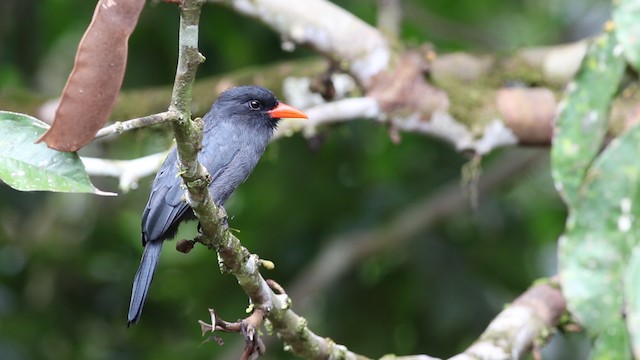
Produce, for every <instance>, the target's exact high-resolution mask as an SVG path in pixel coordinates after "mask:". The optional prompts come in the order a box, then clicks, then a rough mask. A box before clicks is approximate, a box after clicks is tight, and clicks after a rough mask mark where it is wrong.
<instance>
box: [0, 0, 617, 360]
mask: <svg viewBox="0 0 640 360" xmlns="http://www.w3.org/2000/svg"><path fill="white" fill-rule="evenodd" d="M337 3H338V4H339V5H340V6H343V7H345V8H346V9H348V10H349V11H352V12H353V13H354V14H356V15H357V16H360V17H361V18H363V19H365V20H366V21H368V22H369V23H375V14H376V2H375V1H371V0H369V1H349V0H343V1H338V2H337ZM403 3H404V7H405V14H406V17H405V21H404V23H403V26H402V31H401V33H402V39H403V40H404V41H406V42H407V43H408V44H418V43H421V42H425V41H429V42H433V43H434V44H435V45H436V46H437V47H438V48H439V49H441V50H442V51H449V50H469V49H470V50H476V51H477V50H491V51H494V50H498V51H505V50H510V49H514V48H517V47H519V46H524V45H527V46H532V45H544V44H553V43H558V42H561V41H567V40H573V39H577V38H581V37H584V36H588V35H592V34H594V33H597V32H598V31H599V30H600V28H601V24H602V22H603V21H604V20H606V19H607V18H608V17H609V3H608V2H607V1H604V0H600V1H596V0H589V1H576V0H562V1H558V0H544V1H529V0H517V1H511V0H510V1H506V0H502V1H500V0H490V1H482V2H478V1H473V0H459V1H455V2H452V1H450V0H423V1H418V0H409V1H405V2H403ZM94 4H95V3H94V2H92V1H70V0H44V1H35V0H3V1H2V2H0V92H12V91H31V92H34V93H37V94H44V95H47V96H56V94H57V93H59V92H60V90H61V89H62V86H63V85H64V82H65V80H66V77H67V75H68V72H69V70H70V69H71V67H72V63H73V57H74V52H75V47H76V46H77V42H78V41H79V39H80V37H81V36H82V33H83V31H84V28H85V27H86V26H87V24H88V23H89V21H90V18H91V14H92V11H93V6H94ZM177 27H178V13H177V11H176V8H175V6H174V5H171V4H165V3H162V2H150V3H149V4H148V6H147V8H146V9H145V10H144V11H143V14H142V18H141V20H140V23H139V26H138V28H137V30H136V31H135V32H134V34H133V36H132V38H131V45H130V59H129V66H128V69H127V74H126V79H125V87H126V88H134V87H144V86H151V85H168V84H171V83H172V82H173V76H174V71H175V63H176V56H177V55H176V46H177ZM200 47H201V52H202V53H203V54H204V55H205V56H206V57H207V61H206V63H205V64H203V65H202V66H201V67H200V70H199V73H198V75H199V76H206V75H211V74H217V73H224V72H228V71H231V70H237V69H240V68H243V67H246V66H249V65H261V64H266V63H270V62H274V61H280V60H285V59H295V58H300V57H308V56H313V54H312V52H310V51H309V50H305V49H296V50H295V51H294V52H293V53H286V52H283V51H282V50H281V48H280V39H279V38H278V37H277V36H276V35H275V34H274V33H272V32H271V31H269V30H268V29H266V28H265V27H264V26H263V25H261V24H259V23H256V22H255V21H253V20H249V19H246V18H242V17H240V16H237V15H236V14H234V13H233V12H232V11H230V10H229V9H226V8H223V7H220V6H214V5H208V6H206V7H205V8H204V11H203V19H202V28H201V37H200ZM212 100H213V99H212ZM160 128H162V127H160ZM160 134H162V135H160ZM322 140H323V141H321V143H322V145H321V146H319V147H316V146H313V147H311V146H309V144H308V143H307V142H306V141H305V140H303V139H301V138H299V137H295V138H292V139H285V140H281V141H278V142H277V143H274V144H273V145H271V146H270V148H269V149H268V151H267V153H266V154H265V156H264V157H263V160H262V162H261V163H260V164H259V165H258V167H257V168H256V170H255V171H254V173H253V174H252V176H251V177H250V178H249V180H248V181H247V182H246V183H245V184H243V185H242V186H241V187H240V188H239V190H238V191H237V192H236V194H235V195H234V197H233V198H232V199H231V200H230V201H229V202H228V206H227V210H228V212H229V214H230V215H231V216H232V218H231V220H230V222H231V226H232V227H234V228H237V229H239V230H240V233H239V237H240V239H241V240H242V241H243V243H244V244H245V246H247V247H248V248H249V249H250V250H251V251H252V252H255V253H257V254H259V255H260V256H261V257H263V258H265V259H270V260H272V261H274V262H275V263H276V268H275V270H273V271H265V272H264V275H265V277H269V278H273V279H275V280H277V281H278V282H279V283H280V284H282V285H283V286H284V287H285V288H286V287H287V285H288V284H289V283H290V282H291V281H292V280H293V279H295V278H296V275H297V274H298V273H299V271H300V270H301V269H302V268H303V267H304V266H305V265H306V264H308V263H309V262H310V261H311V259H313V258H314V256H315V255H316V254H317V253H318V251H320V249H321V248H322V247H323V245H325V244H326V243H327V241H328V239H329V238H330V237H332V236H335V235H336V234H348V233H352V232H354V231H358V230H361V229H368V228H376V227H378V226H382V225H384V224H385V223H386V222H388V221H389V220H390V219H391V218H392V217H394V216H398V215H399V214H401V213H402V211H403V209H405V208H406V207H408V206H411V205H413V204H415V202H416V201H419V200H418V199H422V198H424V197H426V196H429V195H430V194H433V193H434V192H436V191H438V189H439V187H440V186H442V185H444V184H449V183H458V182H460V172H461V168H462V166H463V164H464V163H465V162H467V161H468V159H467V158H465V156H464V155H462V154H460V153H457V152H455V151H454V150H453V149H451V148H450V147H449V146H448V145H446V144H443V143H441V142H439V141H437V140H433V139H430V138H425V137H422V136H417V135H413V134H404V135H403V136H402V141H401V142H400V143H399V144H397V145H396V144H393V143H392V142H391V141H390V140H389V136H388V135H387V132H386V130H385V129H384V128H381V127H379V126H376V125H373V124H370V123H364V122H362V123H360V122H354V123H350V124H347V125H343V126H340V127H336V128H332V129H330V130H328V131H327V132H326V134H323V135H322ZM168 146H169V138H168V133H165V132H160V131H158V129H145V130H141V131H137V132H133V133H129V134H126V135H123V136H121V137H119V138H117V139H115V140H108V141H102V142H99V143H97V144H95V145H92V147H91V148H89V149H87V150H84V152H85V153H86V154H91V155H92V156H102V157H107V158H135V157H139V156H142V155H146V154H149V153H151V152H154V151H160V150H162V149H165V148H166V147H168ZM513 151H519V150H514V149H508V150H503V151H500V152H497V153H496V154H493V155H492V156H489V157H488V158H486V159H484V160H483V166H485V167H486V166H487V164H490V163H492V162H500V161H501V159H502V155H503V153H504V152H513ZM531 151H533V150H531ZM536 151H541V152H545V151H544V150H536ZM543 156H544V157H546V153H545V154H543ZM150 181H151V179H148V180H147V179H145V180H143V181H142V182H141V184H140V189H139V190H137V191H133V192H131V193H128V194H121V195H120V196H119V197H117V198H102V197H97V196H91V195H69V194H49V193H22V192H17V191H14V190H12V189H10V188H8V187H6V186H1V187H0V199H2V201H0V359H7V360H14V359H15V360H24V359H52V360H54V359H160V360H161V359H174V358H182V359H210V358H222V357H223V355H224V354H226V356H227V357H228V358H237V357H238V354H239V352H238V348H237V345H238V344H239V343H240V342H241V341H242V340H241V339H240V336H238V335H237V334H222V335H220V336H221V337H222V338H223V339H224V340H225V342H226V344H225V345H224V346H218V345H216V344H215V343H214V342H207V343H202V341H203V338H201V336H200V329H199V326H198V324H197V320H199V319H202V320H208V319H207V317H208V313H207V308H210V307H213V308H215V309H216V310H217V312H218V314H219V315H220V316H221V317H222V318H224V319H227V320H235V319H237V318H241V317H243V316H244V315H245V314H244V310H245V308H246V307H247V299H246V296H244V295H243V293H242V291H241V289H240V288H239V287H238V286H237V284H236V281H235V279H233V278H232V277H231V276H228V275H221V274H219V272H218V270H217V262H216V258H215V256H214V255H213V254H212V253H211V252H209V251H207V250H206V249H204V248H202V247H196V248H195V249H194V250H193V251H192V252H191V253H189V254H188V255H184V254H181V253H178V252H176V251H173V249H172V244H169V245H168V246H166V249H165V251H164V254H163V256H162V260H161V261H160V266H159V270H158V272H157V274H156V277H155V281H154V283H153V285H152V288H151V291H150V295H149V298H148V300H147V304H146V306H145V312H144V315H143V317H142V321H141V323H140V324H138V325H137V326H135V327H134V328H131V329H127V328H126V310H127V307H128V301H129V294H130V286H131V281H132V279H133V275H134V273H135V271H136V268H137V266H138V262H139V258H140V254H141V252H142V248H141V244H140V238H139V234H140V233H139V232H140V229H139V222H140V213H141V210H142V208H143V206H144V204H145V202H146V199H147V196H148V191H149V182H150ZM95 183H96V185H97V186H98V187H99V188H101V189H105V190H115V189H116V185H117V184H116V182H115V181H114V180H111V179H95ZM460 191H464V189H463V186H462V185H461V190H460ZM565 217H566V213H565V210H564V206H563V205H562V203H561V202H560V200H559V198H558V196H557V194H556V193H555V191H554V190H553V186H552V182H551V179H550V170H549V164H548V162H547V161H541V162H539V163H538V165H537V166H535V167H533V168H531V169H530V170H529V171H527V172H523V173H522V174H520V175H519V176H517V177H514V178H513V179H512V181H511V182H510V185H508V186H502V187H500V188H498V189H495V190H494V191H491V192H489V193H483V194H481V196H480V202H479V204H478V207H477V208H476V209H475V210H474V209H471V207H468V208H466V209H464V210H462V211H460V212H459V213H457V214H456V215H455V216H452V217H450V218H448V219H446V220H444V221H441V222H439V223H438V224H437V225H436V226H434V227H431V228H429V229H428V230H425V231H423V232H422V233H420V234H416V235H415V236H414V237H413V240H412V241H411V242H410V243H409V246H403V247H398V248H395V249H394V250H393V251H389V252H385V253H383V254H376V255H374V256H371V257H370V258H367V259H366V260H365V261H364V262H362V263H358V264H354V266H353V267H352V269H351V271H350V272H349V273H347V274H346V275H345V276H343V277H341V278H339V279H337V281H336V282H334V283H333V284H331V286H330V287H329V288H328V289H326V290H325V291H323V292H322V294H321V296H319V298H317V299H315V304H316V305H315V306H314V307H313V308H312V309H311V310H309V311H308V312H305V313H302V314H301V315H303V316H305V317H307V318H308V319H309V320H310V324H311V328H312V329H313V330H314V331H316V332H318V333H319V334H321V335H324V336H329V337H331V338H333V339H334V340H335V341H337V342H339V343H342V344H345V345H347V346H348V347H349V348H350V349H352V350H354V351H356V352H361V353H363V354H365V355H368V356H381V355H383V354H385V353H397V354H412V353H426V354H429V355H433V356H442V357H446V356H450V355H453V354H455V353H456V352H459V351H461V350H463V349H464V348H465V347H466V346H468V345H469V344H470V342H471V341H473V340H474V339H475V338H477V336H478V335H479V334H480V333H481V332H482V330H483V329H484V327H486V325H487V324H488V322H489V321H490V320H491V319H492V318H493V317H494V316H495V314H497V313H498V312H499V311H500V310H501V309H502V307H503V306H504V304H506V303H508V302H509V301H511V300H513V299H514V298H515V297H516V296H517V295H518V294H520V293H521V292H522V291H524V290H525V289H526V288H527V287H528V286H529V285H530V284H531V283H532V282H533V281H534V280H535V279H537V278H539V277H542V276H547V275H551V274H554V273H555V272H556V264H555V257H556V254H555V250H556V240H557V237H558V235H559V234H560V233H561V232H562V230H563V227H564V221H565ZM194 232H195V224H193V223H192V224H187V225H186V226H183V229H182V230H181V232H180V236H181V237H186V238H188V237H190V236H193V234H194ZM293 301H294V305H293V307H294V309H296V303H295V301H296V299H293ZM274 344H275V345H271V346H270V347H269V348H268V349H267V355H266V356H265V358H266V359H276V358H277V359H280V358H287V357H289V356H288V355H285V354H284V353H283V352H282V351H281V350H280V348H281V346H280V343H278V342H277V340H276V342H274ZM554 344H558V345H557V346H551V347H550V348H548V349H546V350H545V351H547V354H548V356H550V358H557V359H561V358H567V356H569V357H571V358H581V357H583V356H579V355H580V354H583V353H584V351H585V349H584V339H582V338H579V337H577V338H576V337H564V336H556V337H555V338H554ZM581 351H582V353H581ZM229 352H232V354H231V355H229ZM567 354H571V355H567ZM577 355H578V356H577ZM229 356H230V357H229Z"/></svg>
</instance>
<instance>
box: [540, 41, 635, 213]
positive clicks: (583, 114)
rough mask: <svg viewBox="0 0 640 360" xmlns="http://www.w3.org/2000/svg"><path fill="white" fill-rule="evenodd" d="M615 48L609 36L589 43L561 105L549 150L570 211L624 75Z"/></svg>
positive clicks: (602, 133) (598, 149)
mask: <svg viewBox="0 0 640 360" xmlns="http://www.w3.org/2000/svg"><path fill="white" fill-rule="evenodd" d="M616 46H617V42H616V38H615V36H614V34H613V33H611V32H604V33H603V34H602V35H600V36H599V37H597V38H595V39H594V40H593V41H592V43H591V45H590V47H589V50H588V52H587V54H586V56H585V58H584V60H583V61H582V65H581V67H580V71H579V72H578V74H577V75H576V78H575V80H574V81H573V82H572V83H571V84H570V85H569V86H568V89H567V91H566V93H565V96H564V99H563V101H562V102H561V104H560V109H561V110H560V113H559V114H558V118H557V120H556V128H555V135H554V138H553V148H552V150H551V164H552V175H553V178H554V181H555V184H556V188H557V190H558V191H559V192H560V194H561V195H562V196H563V198H564V200H565V201H566V202H567V204H569V206H570V207H571V204H572V203H574V202H575V200H576V198H577V196H578V195H577V193H578V191H579V189H580V186H581V185H582V183H583V181H584V176H585V173H586V171H587V168H588V167H589V165H590V164H591V162H592V161H593V159H594V158H595V156H596V155H597V154H598V151H600V148H601V147H602V143H603V141H604V136H605V133H606V131H607V124H608V114H609V105H610V103H611V99H612V97H613V95H614V94H615V92H616V89H617V88H618V84H619V83H620V80H621V78H622V74H623V72H624V67H625V61H624V57H623V56H622V55H621V52H620V51H616Z"/></svg>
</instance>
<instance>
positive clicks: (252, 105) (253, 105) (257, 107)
mask: <svg viewBox="0 0 640 360" xmlns="http://www.w3.org/2000/svg"><path fill="white" fill-rule="evenodd" d="M261 105H262V104H260V101H258V100H251V101H249V107H250V108H251V110H260V107H261Z"/></svg>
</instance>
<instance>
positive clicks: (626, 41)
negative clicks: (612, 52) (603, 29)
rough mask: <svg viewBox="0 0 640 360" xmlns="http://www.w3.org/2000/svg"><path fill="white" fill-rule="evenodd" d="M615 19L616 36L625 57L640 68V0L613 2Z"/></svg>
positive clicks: (637, 68)
mask: <svg viewBox="0 0 640 360" xmlns="http://www.w3.org/2000/svg"><path fill="white" fill-rule="evenodd" d="M613 3H614V4H615V8H614V9H613V20H615V27H616V37H617V39H618V42H619V43H620V45H622V51H623V52H624V55H625V57H626V58H627V60H628V61H629V63H631V65H632V66H633V67H634V68H635V69H636V71H638V70H640V21H638V19H640V0H618V1H614V2H613Z"/></svg>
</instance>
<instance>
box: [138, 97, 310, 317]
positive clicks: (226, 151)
mask: <svg viewBox="0 0 640 360" xmlns="http://www.w3.org/2000/svg"><path fill="white" fill-rule="evenodd" d="M281 118H307V115H305V114H304V113H303V112H302V111H300V110H298V109H295V108H293V107H291V106H289V105H287V104H284V103H281V102H279V101H278V100H277V99H276V97H275V96H274V95H273V93H272V92H271V91H269V90H267V89H265V88H262V87H259V86H240V87H235V88H231V89H229V90H227V91H225V92H223V93H222V94H220V97H219V98H218V100H217V101H216V102H215V103H214V104H213V106H212V107H211V110H209V112H208V113H207V114H206V115H205V116H204V117H203V122H204V128H203V139H202V148H201V150H200V151H199V152H198V161H199V162H200V164H202V165H203V166H204V167H205V168H206V169H207V171H208V172H209V174H210V175H211V179H212V181H211V184H210V185H209V194H210V195H211V197H212V198H213V199H214V201H215V202H216V204H217V205H218V206H221V205H223V204H224V202H225V201H226V200H227V199H228V198H229V196H231V194H232V193H233V191H234V190H235V189H236V187H237V186H238V185H239V184H240V183H242V182H244V181H245V180H246V179H247V177H248V176H249V174H250V173H251V171H252V170H253V168H254V167H255V166H256V164H257V163H258V160H259V159H260V156H262V153H264V150H265V147H266V146H267V143H268V142H269V140H270V139H271V136H272V135H273V131H274V129H275V128H276V125H277V123H278V120H280V119H281ZM177 164H178V154H177V150H176V148H175V147H174V148H173V149H171V151H170V152H169V155H167V158H166V159H165V161H164V163H163V164H162V167H161V168H160V170H159V171H158V174H157V175H156V178H155V180H154V181H153V185H152V187H151V195H150V196H149V201H148V202H147V206H146V207H145V209H144V212H143V213H142V245H143V246H144V252H143V254H142V260H141V261H140V267H139V268H138V272H136V276H135V278H134V280H133V289H132V290H131V302H130V304H129V314H128V325H131V324H135V323H136V322H138V320H139V319H140V315H141V314H142V307H143V305H144V301H145V299H146V297H147V292H148V291H149V285H150V284H151V280H152V279H153V274H154V273H155V271H156V266H157V265H158V259H159V258H160V251H161V250H162V244H163V242H164V241H165V240H167V239H172V238H173V237H174V236H175V235H176V232H177V231H178V225H179V224H180V223H181V222H183V221H185V220H194V219H195V218H196V217H195V215H194V213H193V211H192V210H191V208H190V207H189V205H187V203H186V202H184V201H183V194H184V189H183V188H181V184H182V180H181V178H180V177H179V176H178V167H177Z"/></svg>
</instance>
